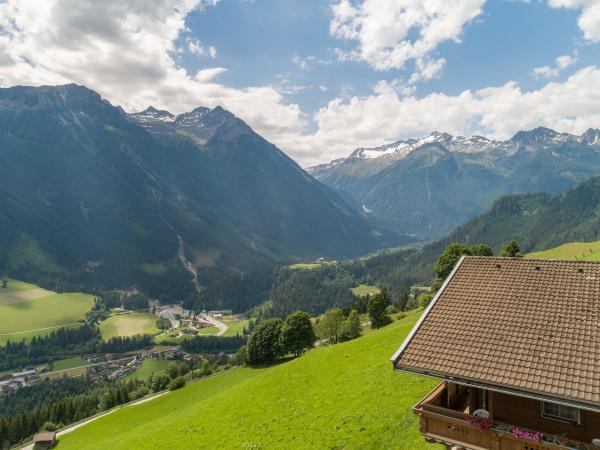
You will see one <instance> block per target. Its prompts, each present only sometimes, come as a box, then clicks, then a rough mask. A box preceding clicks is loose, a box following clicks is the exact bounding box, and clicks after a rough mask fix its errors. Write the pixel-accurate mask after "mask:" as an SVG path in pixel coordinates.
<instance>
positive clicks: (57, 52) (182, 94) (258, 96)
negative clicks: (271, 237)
mask: <svg viewBox="0 0 600 450" xmlns="http://www.w3.org/2000/svg"><path fill="white" fill-rule="evenodd" d="M217 3H218V1H217V0H103V1H101V2H100V1H95V0H44V1H43V2H41V1H37V0H7V1H5V2H0V28H1V29H2V30H1V31H2V32H1V33H0V85H1V86H12V85H17V84H24V85H40V84H63V83H71V82H73V83H78V84H83V85H86V86H88V87H90V88H92V89H94V90H96V91H98V92H99V93H100V94H101V95H102V96H103V97H105V98H107V99H109V100H110V101H111V102H112V103H113V104H118V105H122V106H123V107H124V108H125V109H127V110H141V109H144V108H146V107H147V106H148V105H154V106H156V107H159V108H162V109H168V110H170V111H172V112H174V113H179V112H183V111H189V110H191V109H193V108H195V107H197V106H199V105H204V106H208V107H214V106H217V105H221V106H223V107H225V108H227V109H229V110H231V111H232V112H234V113H235V114H237V115H239V116H240V117H242V118H243V119H244V120H246V121H247V122H248V123H249V124H250V125H251V126H252V127H254V128H255V129H256V130H257V131H258V132H259V133H263V134H264V135H265V136H268V137H269V138H270V139H272V140H273V141H275V142H285V140H283V139H282V136H283V137H284V136H287V135H288V134H289V133H295V132H297V131H298V130H300V129H302V128H303V127H304V126H305V118H304V116H303V115H302V114H301V112H300V108H299V107H298V105H295V104H287V103H286V102H285V101H284V99H283V97H282V94H281V93H280V92H278V91H277V90H276V89H275V88H273V87H269V86H257V87H252V86H250V87H247V88H244V89H234V88H231V87H228V86H225V85H222V84H219V83H216V82H214V78H215V77H216V76H217V75H219V74H221V73H223V71H224V70H225V69H224V68H222V67H214V68H209V69H204V70H201V71H199V72H198V73H196V74H195V75H194V74H190V73H188V72H187V71H186V70H185V69H184V68H182V67H181V66H179V65H178V63H177V62H176V56H177V55H178V54H180V53H181V48H177V45H176V43H177V42H183V43H184V45H185V48H186V50H188V51H192V52H199V51H200V49H201V48H202V44H201V43H200V42H199V41H194V40H187V39H185V38H186V34H187V33H188V30H187V29H186V26H185V18H186V16H187V15H188V14H189V13H190V12H191V11H193V10H194V9H204V8H207V7H211V6H214V5H216V4H217ZM181 38H184V39H183V41H182V39H181ZM203 51H204V52H208V55H209V56H211V57H214V56H216V49H214V48H212V49H211V48H210V47H209V48H208V49H205V48H204V49H203Z"/></svg>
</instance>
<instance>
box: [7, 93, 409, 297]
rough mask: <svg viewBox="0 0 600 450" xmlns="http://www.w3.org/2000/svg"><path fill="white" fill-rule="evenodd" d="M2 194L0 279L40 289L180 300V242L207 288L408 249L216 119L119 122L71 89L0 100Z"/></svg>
mask: <svg viewBox="0 0 600 450" xmlns="http://www.w3.org/2000/svg"><path fill="white" fill-rule="evenodd" d="M0 191H1V193H2V195H0V230H1V231H2V233H1V237H0V240H1V242H0V244H1V247H0V264H1V267H0V272H7V273H10V274H14V275H19V276H21V277H22V278H26V279H37V280H38V281H44V282H45V283H46V284H48V283H50V281H51V280H60V285H77V286H86V287H90V286H92V287H94V286H95V287H125V286H131V285H137V286H138V287H141V288H143V289H144V290H146V291H148V292H149V293H150V294H152V295H159V296H171V298H172V296H174V295H176V296H179V297H181V296H185V295H187V294H189V293H191V292H192V290H193V288H192V284H191V283H190V280H189V278H190V277H189V274H188V273H187V272H186V271H185V270H183V268H182V267H181V265H180V264H179V262H178V261H177V260H176V256H177V249H178V242H179V240H178V236H180V237H181V238H182V239H183V242H184V244H185V253H186V255H187V257H188V259H189V260H191V261H192V262H193V263H194V265H195V266H196V267H198V268H199V276H200V278H201V279H206V278H208V277H210V276H211V274H213V273H215V272H218V273H222V272H223V271H231V270H234V271H235V270H247V269H248V268H251V267H256V266H257V265H258V266H261V265H266V264H272V263H274V262H284V261H291V260H294V259H297V258H310V257H315V256H319V255H326V256H331V257H343V256H351V255H358V254H361V253H364V252H368V251H370V250H373V249H375V248H378V247H384V246H386V245H389V244H392V243H397V242H402V240H398V239H397V236H395V235H391V234H388V235H386V234H385V233H382V232H377V231H375V230H374V229H373V228H372V227H371V226H369V225H368V224H367V223H366V221H365V220H364V218H363V217H361V215H360V214H358V213H357V212H355V211H354V210H353V209H351V208H350V207H349V206H348V205H346V204H345V203H344V202H343V201H342V200H341V199H340V198H339V197H338V196H337V195H336V194H335V193H333V192H332V191H331V190H330V189H329V188H327V187H325V186H323V185H322V184H321V183H319V182H317V181H316V180H315V179H314V178H312V177H311V176H309V175H307V174H306V173H305V172H304V171H303V170H302V169H301V168H300V167H299V166H298V165H297V164H296V163H294V162H293V161H292V160H290V159H289V158H288V157H287V156H285V155H284V154H283V153H282V152H280V151H279V150H278V149H277V148H276V147H275V146H273V145H272V144H270V143H268V142H267V141H265V140H264V139H263V138H261V137H260V136H258V135H257V134H256V133H254V132H253V131H252V130H251V129H250V128H249V127H248V126H247V125H246V124H245V123H243V122H242V121H241V120H239V119H238V118H236V117H235V116H233V115H232V114H230V113H228V112H227V111H225V110H223V109H221V108H215V109H213V110H209V109H207V108H197V109H196V110H194V111H192V112H190V113H187V114H182V115H180V116H177V117H175V116H173V115H171V114H170V113H168V112H165V111H158V110H155V109H148V110H146V111H145V112H143V113H138V114H132V115H127V114H126V113H124V112H123V110H122V109H120V108H117V107H114V106H112V105H110V104H109V103H108V102H107V101H105V100H103V99H102V98H101V97H100V96H99V95H98V94H97V93H95V92H93V91H91V90H89V89H87V88H84V87H81V86H75V85H67V86H57V87H39V88H30V87H15V88H9V89H2V90H0ZM388 238H389V241H388V240H386V239H388Z"/></svg>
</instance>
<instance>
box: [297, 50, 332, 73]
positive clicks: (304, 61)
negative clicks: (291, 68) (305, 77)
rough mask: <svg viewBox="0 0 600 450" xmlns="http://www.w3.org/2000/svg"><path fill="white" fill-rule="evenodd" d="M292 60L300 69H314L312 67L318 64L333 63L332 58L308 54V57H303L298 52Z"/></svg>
mask: <svg viewBox="0 0 600 450" xmlns="http://www.w3.org/2000/svg"><path fill="white" fill-rule="evenodd" d="M292 62H293V63H294V65H296V66H297V67H298V68H299V69H300V70H305V71H308V70H312V68H313V67H314V66H316V65H321V66H326V65H329V64H331V61H330V60H327V59H320V58H317V57H316V56H315V55H308V56H307V57H302V56H300V55H298V54H295V55H294V56H293V57H292Z"/></svg>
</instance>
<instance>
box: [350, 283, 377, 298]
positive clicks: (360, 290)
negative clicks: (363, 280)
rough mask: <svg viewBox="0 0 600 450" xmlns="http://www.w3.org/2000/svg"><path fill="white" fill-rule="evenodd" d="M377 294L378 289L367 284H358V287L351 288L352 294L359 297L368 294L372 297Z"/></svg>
mask: <svg viewBox="0 0 600 450" xmlns="http://www.w3.org/2000/svg"><path fill="white" fill-rule="evenodd" d="M379 292H381V289H379V288H378V287H377V286H369V285H368V284H359V285H358V286H356V287H353V288H352V293H353V294H354V295H357V296H359V297H362V296H363V295H368V294H370V295H374V294H378V293H379Z"/></svg>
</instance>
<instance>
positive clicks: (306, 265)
mask: <svg viewBox="0 0 600 450" xmlns="http://www.w3.org/2000/svg"><path fill="white" fill-rule="evenodd" d="M288 267H289V268H290V269H293V270H312V269H318V268H319V267H321V264H320V263H297V264H292V265H290V266H288Z"/></svg>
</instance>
